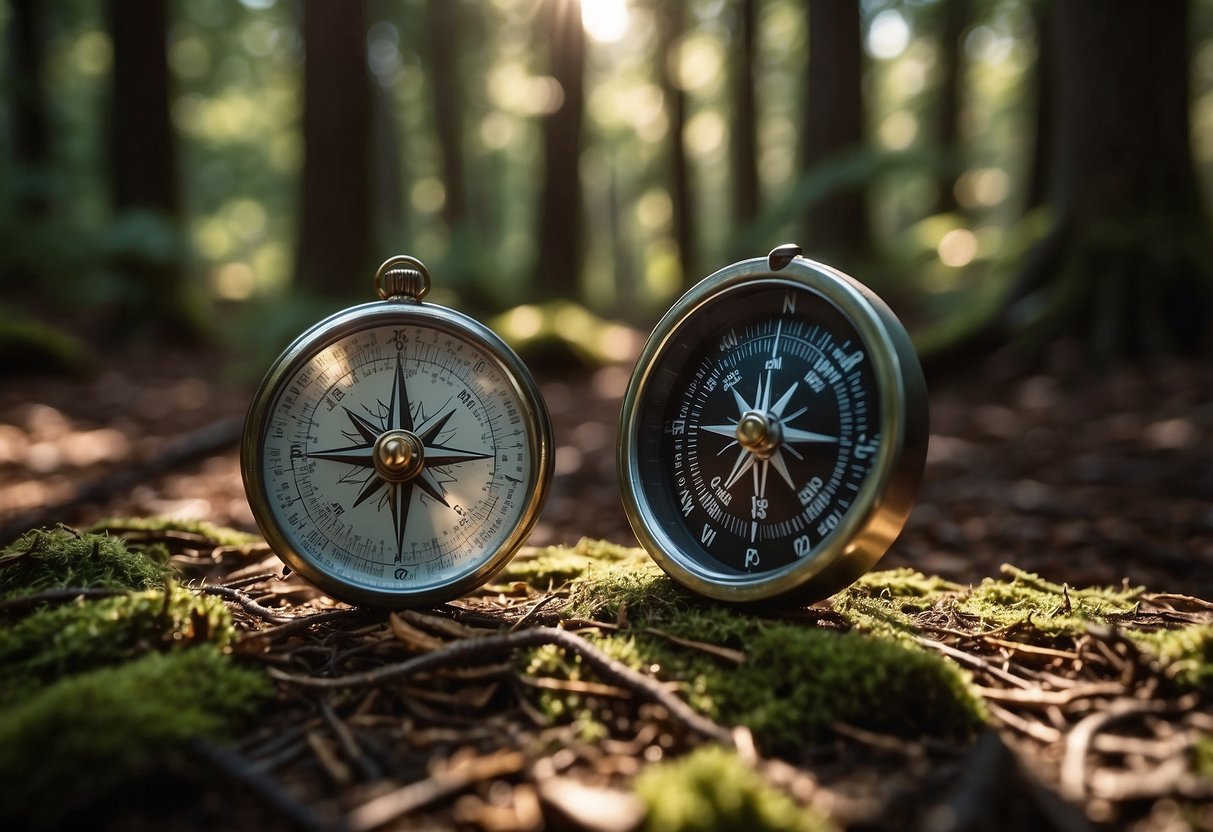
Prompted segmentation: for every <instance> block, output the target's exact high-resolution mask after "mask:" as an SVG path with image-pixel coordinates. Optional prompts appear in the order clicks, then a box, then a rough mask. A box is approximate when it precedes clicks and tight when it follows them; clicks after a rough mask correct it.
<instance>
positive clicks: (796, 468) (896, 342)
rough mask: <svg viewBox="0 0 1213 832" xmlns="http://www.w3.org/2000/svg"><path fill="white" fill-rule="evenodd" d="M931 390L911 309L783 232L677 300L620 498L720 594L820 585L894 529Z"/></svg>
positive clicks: (626, 417)
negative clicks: (901, 315)
mask: <svg viewBox="0 0 1213 832" xmlns="http://www.w3.org/2000/svg"><path fill="white" fill-rule="evenodd" d="M926 445H927V399H926V385H925V383H924V381H923V376H922V369H921V367H920V366H919V363H918V359H917V357H916V355H915V353H914V348H913V346H912V345H911V344H910V339H909V337H908V336H907V334H906V331H905V329H904V328H903V327H902V325H901V323H900V322H899V321H898V320H897V318H896V317H895V316H894V315H893V313H892V312H891V311H890V310H889V308H888V307H887V306H886V305H885V304H884V302H883V301H881V300H880V299H879V298H878V297H876V295H875V294H873V293H872V292H871V291H870V290H869V289H867V288H866V287H865V286H863V285H862V284H860V283H859V282H858V281H856V280H854V279H853V278H851V277H848V276H847V275H844V274H843V273H841V272H839V271H837V270H835V269H832V268H830V267H829V266H825V265H822V264H820V263H816V262H813V261H811V260H808V259H806V258H804V257H802V256H801V250H800V248H799V247H798V246H794V245H786V246H781V247H779V248H777V249H775V250H774V251H772V252H771V254H770V255H769V256H768V257H766V258H756V259H752V260H744V261H741V262H739V263H734V264H732V265H730V266H727V267H725V268H724V269H721V270H720V271H718V272H716V273H715V274H713V275H711V276H709V277H707V278H705V279H704V280H703V281H701V282H700V283H699V284H698V285H696V286H695V287H693V288H692V289H691V290H690V291H689V292H687V293H686V294H685V295H684V296H683V297H682V298H681V299H679V300H678V301H677V302H676V303H675V304H674V306H673V308H671V309H670V311H669V312H668V313H667V314H666V315H665V317H663V318H662V319H661V321H660V322H659V323H658V324H657V327H656V328H655V329H654V330H653V333H652V335H651V336H650V337H649V339H648V341H647V343H646V344H645V347H644V350H643V351H642V353H641V355H640V359H639V361H638V362H637V365H636V369H635V371H634V372H633V374H632V377H631V381H630V383H629V385H628V389H627V393H626V395H625V397H624V403H623V412H622V416H621V420H620V439H619V471H620V481H621V483H622V495H623V502H624V508H625V510H626V511H627V514H628V519H629V521H630V522H631V524H632V528H633V530H634V531H635V533H636V536H637V539H638V540H639V541H640V542H641V544H642V545H643V546H644V547H645V549H647V550H648V552H649V554H650V555H652V557H653V559H654V560H655V561H656V562H657V563H658V564H659V565H660V566H661V567H662V569H664V570H665V571H666V572H667V573H669V574H670V576H671V577H673V578H674V579H675V580H677V581H679V582H680V583H682V584H684V585H685V586H687V587H688V588H690V589H692V590H694V591H696V592H699V593H701V594H703V595H707V596H709V597H711V598H716V599H720V600H724V601H736V602H750V601H763V600H769V599H775V598H789V597H790V598H794V599H796V600H818V599H820V598H824V597H826V596H828V595H830V594H831V593H833V592H836V591H837V590H839V589H841V588H842V587H844V586H846V585H847V584H849V583H851V582H852V581H853V580H855V579H856V578H857V577H859V576H860V575H862V574H863V573H864V572H866V571H867V570H868V569H870V568H871V567H872V565H873V564H874V563H875V562H876V561H877V560H878V559H879V558H880V557H881V556H882V555H883V554H884V553H885V552H886V551H887V550H888V548H889V547H890V546H891V545H892V543H893V541H894V539H895V538H896V537H897V535H898V533H899V532H900V531H901V528H902V526H903V525H904V523H905V520H906V518H907V516H908V515H909V511H910V506H911V504H912V502H913V499H914V493H915V491H916V490H917V487H918V484H919V481H920V479H921V477H922V470H923V465H924V461H925V457H926Z"/></svg>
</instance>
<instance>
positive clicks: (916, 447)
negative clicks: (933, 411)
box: [617, 257, 928, 602]
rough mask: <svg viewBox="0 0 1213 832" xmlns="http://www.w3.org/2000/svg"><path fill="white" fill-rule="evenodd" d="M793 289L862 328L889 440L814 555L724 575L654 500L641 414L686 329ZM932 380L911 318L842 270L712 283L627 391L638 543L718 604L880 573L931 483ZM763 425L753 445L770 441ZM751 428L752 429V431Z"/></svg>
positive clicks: (624, 422)
mask: <svg viewBox="0 0 1213 832" xmlns="http://www.w3.org/2000/svg"><path fill="white" fill-rule="evenodd" d="M772 286H787V287H790V288H799V289H804V290H808V291H810V292H812V293H814V294H817V295H818V296H820V297H822V298H823V299H824V300H825V301H826V302H828V303H830V304H831V305H832V306H834V307H835V308H836V309H838V311H839V312H841V313H842V315H843V316H844V317H845V318H846V319H847V320H848V321H849V322H850V323H851V325H852V326H854V327H855V330H856V332H857V333H858V334H859V336H860V338H861V339H862V341H863V342H864V344H865V346H866V349H867V351H868V354H869V355H871V356H872V362H873V373H874V376H875V383H876V386H877V389H878V391H879V402H880V428H881V436H882V437H883V441H882V443H881V447H880V450H879V451H878V453H877V456H876V458H875V460H874V462H873V465H872V470H871V473H870V474H869V475H868V477H867V479H866V480H865V481H864V483H863V485H862V486H861V488H860V492H859V494H858V495H856V498H855V500H854V501H853V503H852V506H851V508H850V509H849V510H848V511H847V513H846V515H844V517H843V521H842V522H841V523H840V524H839V525H838V527H837V528H836V529H834V530H833V531H832V532H831V533H830V534H829V535H828V536H827V537H826V538H825V539H824V540H823V541H822V543H821V544H819V545H818V547H817V550H816V551H815V552H814V554H813V555H812V556H810V557H807V558H805V559H804V560H802V561H798V562H796V563H793V564H790V565H788V566H787V567H784V568H782V569H779V570H774V571H772V572H767V573H759V574H757V575H749V574H738V573H726V572H722V571H715V570H712V569H710V568H708V567H707V566H705V565H704V564H703V563H702V562H700V561H699V560H697V559H695V558H693V557H691V556H689V555H688V554H687V553H686V552H684V551H683V550H682V549H681V548H680V547H679V546H678V545H677V544H676V543H675V542H674V541H673V539H672V538H671V536H670V535H669V534H668V533H667V532H666V530H665V528H664V525H663V520H662V519H661V518H660V517H659V516H658V515H657V513H656V511H655V510H654V508H653V505H652V503H651V501H650V499H649V495H648V493H647V489H648V488H650V487H656V486H650V485H646V483H645V481H644V472H642V471H641V470H640V467H639V462H638V459H637V445H638V429H639V412H640V409H641V405H642V403H643V402H644V400H645V398H646V396H647V395H649V388H650V386H651V383H652V372H653V370H654V368H655V367H656V365H657V363H658V361H659V359H660V358H661V357H662V355H663V354H664V353H665V351H666V349H667V348H668V347H669V345H671V344H672V343H674V342H675V341H676V340H677V337H678V335H679V333H680V331H681V330H682V329H683V328H684V327H685V326H686V325H687V323H688V322H689V321H690V320H691V319H692V318H694V317H695V315H696V314H697V312H699V310H700V309H702V308H703V307H704V306H705V305H706V304H708V303H712V302H716V301H718V300H719V299H721V298H722V297H725V296H728V295H731V294H734V293H737V294H746V293H749V292H751V291H753V290H756V289H761V288H768V287H772ZM927 420H928V415H927V396H926V383H925V381H924V380H923V376H922V369H921V366H920V365H919V363H918V358H917V355H916V354H915V352H914V347H913V345H912V344H911V343H910V339H909V336H908V335H907V334H906V331H905V328H904V327H903V326H902V325H901V322H900V321H898V320H897V318H896V316H895V315H894V314H893V312H892V311H891V310H890V309H889V308H888V306H886V305H885V303H884V302H883V301H882V300H880V298H878V297H877V296H876V295H875V294H873V293H872V292H871V291H870V290H869V289H867V287H865V286H863V285H862V284H861V283H859V282H858V281H856V280H855V279H854V278H851V277H849V276H847V275H845V274H843V273H842V272H839V271H837V270H836V269H833V268H830V267H829V266H825V265H823V264H821V263H816V262H813V261H811V260H808V259H806V258H803V257H796V258H794V259H792V260H791V262H789V263H788V264H787V265H786V266H784V267H783V268H781V269H780V270H779V271H772V268H771V262H770V261H769V260H768V258H766V257H763V258H754V259H751V260H743V261H741V262H738V263H734V264H732V265H730V266H726V267H725V268H723V269H721V270H720V271H718V272H716V273H714V274H712V275H710V276H708V277H706V278H704V279H703V280H702V281H700V282H699V283H698V284H697V285H696V286H694V287H693V288H692V289H691V290H690V291H688V292H687V293H686V294H685V295H683V297H682V298H680V299H679V300H678V301H677V302H676V303H675V304H674V306H673V307H672V308H671V309H670V310H669V312H667V313H666V314H665V316H664V317H663V318H662V319H661V321H660V322H659V323H658V324H657V326H656V327H655V328H654V330H653V332H652V334H651V335H650V336H649V339H648V341H647V342H646V343H645V346H644V349H643V351H642V352H641V354H640V358H639V360H638V361H637V363H636V368H635V370H634V371H633V373H632V377H631V380H630V382H629V384H628V388H627V392H626V393H625V395H624V400H623V408H622V412H621V414H620V427H619V455H618V458H617V463H618V470H619V479H620V488H621V492H622V497H623V505H624V511H625V512H626V513H627V517H628V522H629V523H630V524H631V526H632V530H633V531H634V532H635V534H636V538H637V540H639V541H640V544H641V545H642V546H643V547H644V548H645V549H646V550H647V551H648V553H649V554H650V555H651V556H652V558H653V560H654V561H656V562H657V564H658V565H659V566H661V568H662V569H663V570H665V571H666V572H667V573H668V574H669V575H670V576H671V577H673V578H674V579H675V580H677V581H678V582H680V583H682V584H683V585H684V586H686V587H688V588H689V589H692V590H694V591H695V592H698V593H700V594H702V595H706V596H708V597H710V598H716V599H719V600H724V601H735V602H752V601H764V600H770V599H774V598H779V597H789V596H792V597H797V598H805V599H807V598H814V599H817V598H824V597H827V596H828V595H830V594H832V593H834V592H836V591H838V590H839V589H841V588H843V587H844V586H846V585H848V584H849V583H851V582H852V581H854V580H855V579H856V578H857V577H859V576H860V575H862V574H863V573H864V572H866V571H867V570H868V569H870V568H871V567H872V566H873V565H874V564H875V563H876V561H877V560H879V559H880V557H881V556H883V555H884V553H885V552H886V551H887V550H888V548H889V547H890V546H891V545H892V544H893V541H894V540H895V539H896V537H897V535H898V534H899V533H900V532H901V529H902V527H903V526H904V525H905V521H906V518H907V517H908V516H909V513H910V508H911V506H912V504H913V501H914V495H915V493H916V491H917V489H918V485H919V483H920V481H921V479H922V471H923V467H924V464H925V461H926V446H927V436H928V429H927ZM759 428H760V426H759V425H757V424H756V425H754V426H752V430H753V433H752V435H751V436H752V439H751V441H753V442H755V443H758V444H759V446H761V443H763V442H764V441H766V439H764V437H763V432H762V431H761V430H760V429H759ZM749 429H751V428H747V430H749Z"/></svg>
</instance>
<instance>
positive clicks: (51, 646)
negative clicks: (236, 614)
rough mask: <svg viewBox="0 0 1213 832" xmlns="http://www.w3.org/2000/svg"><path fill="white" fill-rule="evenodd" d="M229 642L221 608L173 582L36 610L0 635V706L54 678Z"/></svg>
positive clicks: (225, 612)
mask: <svg viewBox="0 0 1213 832" xmlns="http://www.w3.org/2000/svg"><path fill="white" fill-rule="evenodd" d="M234 637H235V630H234V629H233V628H232V619H231V615H230V614H229V613H228V610H227V607H226V606H225V605H224V603H223V602H222V601H221V600H220V599H219V598H215V597H213V596H205V595H201V596H200V595H195V594H194V593H193V592H191V591H189V590H187V589H184V588H182V587H181V586H178V585H176V584H172V585H170V586H169V587H168V588H167V589H154V590H145V591H143V592H131V593H128V594H125V595H120V596H117V597H114V598H105V599H102V600H98V601H89V602H83V601H78V602H74V603H69V604H62V605H60V606H52V607H43V608H42V609H40V610H38V611H36V612H33V613H31V614H30V615H27V616H25V617H24V618H22V619H20V620H19V621H17V622H15V623H13V624H11V625H10V626H8V627H5V628H4V629H2V630H0V704H3V703H5V702H11V701H14V700H15V699H17V698H19V697H22V696H25V695H28V694H29V693H30V692H31V691H34V690H36V689H37V688H38V687H40V686H41V685H44V684H46V683H48V682H51V681H54V680H56V679H58V678H60V677H63V676H66V675H69V674H74V673H81V672H84V671H87V670H92V669H94V668H97V667H102V666H104V665H109V664H115V663H118V662H123V661H126V660H128V659H132V658H135V657H137V656H139V655H141V654H143V653H145V652H147V651H150V650H167V649H172V648H176V647H181V646H186V645H191V644H197V643H199V642H209V643H212V644H215V645H217V646H220V647H223V646H226V645H227V644H229V643H230V642H231V641H232V639H233V638H234Z"/></svg>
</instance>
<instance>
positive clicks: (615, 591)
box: [565, 550, 698, 620]
mask: <svg viewBox="0 0 1213 832" xmlns="http://www.w3.org/2000/svg"><path fill="white" fill-rule="evenodd" d="M633 551H636V552H637V553H638V554H637V555H636V556H635V557H631V558H627V559H623V560H620V561H618V562H614V563H605V564H604V563H601V562H596V563H594V564H593V565H591V567H590V568H588V569H587V570H586V571H585V573H584V574H583V575H582V576H581V578H580V579H578V580H577V581H574V582H573V583H572V585H570V587H569V603H568V605H567V606H566V607H565V611H566V614H567V615H569V616H570V617H574V618H594V619H598V620H609V619H614V618H615V617H616V616H618V615H619V610H620V609H621V608H623V609H625V610H626V612H627V613H628V615H629V616H640V617H649V616H654V615H659V614H660V613H662V612H665V613H669V612H670V611H672V610H674V609H685V608H686V606H687V605H688V604H689V603H696V602H697V600H698V599H696V598H694V596H692V595H691V594H690V593H689V592H688V591H687V590H685V589H683V588H682V587H681V586H679V585H678V584H676V583H674V582H673V581H672V580H670V578H669V576H668V575H666V574H665V573H664V572H662V571H661V568H660V567H659V566H657V564H655V563H654V562H653V561H652V560H650V559H649V558H648V557H641V556H640V555H639V550H633Z"/></svg>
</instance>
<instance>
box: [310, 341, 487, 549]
mask: <svg viewBox="0 0 1213 832" xmlns="http://www.w3.org/2000/svg"><path fill="white" fill-rule="evenodd" d="M380 405H381V406H382V407H383V409H384V410H385V411H386V413H385V414H384V415H383V416H382V418H381V419H380V420H379V422H380V424H376V421H375V420H372V419H368V418H366V417H364V416H361V415H359V414H357V413H355V412H354V411H352V410H350V409H349V408H348V407H343V408H342V409H343V410H344V411H345V415H346V416H347V417H348V418H349V420H350V424H352V425H353V428H354V432H353V433H352V434H347V435H348V436H350V437H352V439H353V441H354V444H352V445H349V446H347V447H344V448H330V449H328V450H323V451H312V452H310V453H308V454H307V455H306V456H307V458H308V459H322V460H327V461H329V462H340V463H343V464H345V465H352V466H354V467H355V468H356V469H359V473H358V474H356V475H355V476H354V478H353V481H354V482H358V483H359V484H360V485H361V489H360V490H359V492H358V496H357V498H355V500H354V503H353V505H354V507H357V506H360V505H362V503H364V502H366V501H367V500H368V499H370V498H371V497H374V496H375V495H381V496H380V500H379V508H380V509H381V510H382V508H383V507H384V505H386V506H387V507H388V508H389V509H390V510H391V512H392V525H393V527H394V528H395V531H396V559H397V560H399V559H400V557H401V554H402V550H403V548H404V536H405V535H404V532H405V528H406V527H407V525H408V517H409V506H410V504H411V502H412V497H413V489H414V486H416V487H417V488H419V489H420V490H421V492H422V493H423V494H425V495H426V496H428V497H430V498H431V499H432V500H434V501H435V502H438V503H442V504H443V505H444V506H446V507H447V508H450V507H451V504H450V503H449V502H447V499H446V489H445V488H443V485H442V483H441V482H440V481H439V480H438V478H437V477H436V476H435V469H438V468H445V467H447V466H450V465H459V464H460V463H464V462H471V461H473V460H477V459H488V457H489V456H490V454H485V453H477V452H475V451H464V450H459V449H458V448H453V447H451V446H449V445H447V444H445V442H440V441H439V436H440V435H441V434H442V432H443V429H444V428H445V427H446V424H447V422H448V421H450V419H451V417H452V416H453V415H454V414H455V408H454V407H449V408H444V409H440V410H439V412H438V413H436V414H434V415H432V416H429V417H426V418H423V419H422V420H421V422H420V424H415V423H414V419H413V412H412V408H411V406H410V404H409V394H408V388H407V386H406V384H405V378H404V365H403V363H402V360H401V357H400V356H399V355H397V356H396V369H395V372H394V373H393V375H392V389H391V392H390V393H389V394H388V400H387V402H386V403H385V402H380ZM419 415H423V412H421V411H419ZM446 441H449V440H446ZM343 481H346V482H348V481H350V480H344V479H343ZM448 482H449V480H448ZM381 492H382V494H381Z"/></svg>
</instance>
